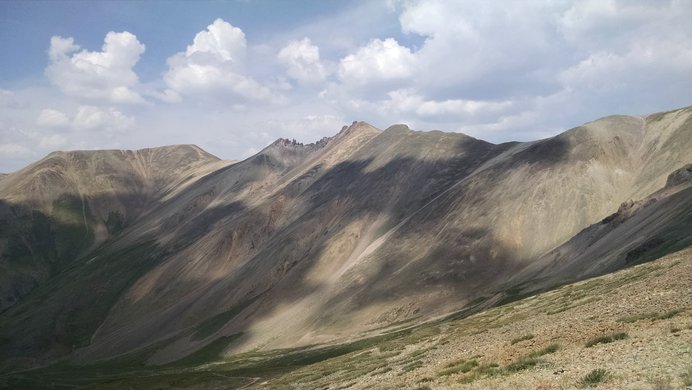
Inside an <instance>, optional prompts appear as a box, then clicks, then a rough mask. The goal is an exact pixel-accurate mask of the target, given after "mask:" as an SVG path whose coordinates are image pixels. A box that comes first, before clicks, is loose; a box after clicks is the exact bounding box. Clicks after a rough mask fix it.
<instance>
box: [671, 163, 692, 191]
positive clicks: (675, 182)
mask: <svg viewBox="0 0 692 390" xmlns="http://www.w3.org/2000/svg"><path fill="white" fill-rule="evenodd" d="M690 183H692V164H687V165H685V166H684V167H682V168H680V169H678V170H676V171H675V172H673V173H671V174H670V175H669V176H668V180H667V181H666V187H675V186H679V185H683V184H690Z"/></svg>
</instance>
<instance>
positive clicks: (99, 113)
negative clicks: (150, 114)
mask: <svg viewBox="0 0 692 390" xmlns="http://www.w3.org/2000/svg"><path fill="white" fill-rule="evenodd" d="M134 123H135V121H134V119H133V118H131V117H129V116H126V115H125V114H123V113H122V112H120V111H118V110H116V109H114V108H109V109H101V108H99V107H95V106H79V108H78V109H77V114H76V115H75V117H74V120H73V125H74V127H75V128H76V129H80V130H95V129H99V130H124V129H129V128H132V127H133V126H134Z"/></svg>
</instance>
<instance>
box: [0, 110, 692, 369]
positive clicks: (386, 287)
mask: <svg viewBox="0 0 692 390" xmlns="http://www.w3.org/2000/svg"><path fill="white" fill-rule="evenodd" d="M691 163H692V108H683V109H678V110H674V111H670V112H665V113H657V114H653V115H648V116H625V115H616V116H610V117H606V118H602V119H598V120H596V121H593V122H589V123H586V124H584V125H582V126H579V127H576V128H573V129H570V130H568V131H565V132H563V133H561V134H559V135H557V136H555V137H551V138H547V139H543V140H538V141H532V142H508V143H502V144H492V143H489V142H485V141H482V140H478V139H475V138H473V137H470V136H467V135H464V134H461V133H445V132H440V131H429V132H421V131H414V130H412V129H410V128H408V127H407V126H406V125H394V126H391V127H389V128H387V129H385V130H380V129H377V128H375V127H373V126H371V125H369V124H367V123H365V122H353V124H351V125H350V126H344V127H343V128H342V129H341V131H340V132H339V133H338V134H336V135H334V136H333V137H329V138H324V139H322V140H320V141H318V142H315V143H312V144H301V143H298V142H296V141H294V140H287V139H279V140H277V141H275V142H274V143H272V144H271V145H269V146H267V147H266V148H265V149H263V150H262V151H260V152H259V153H257V154H256V155H254V156H252V157H250V158H248V159H246V160H243V161H224V160H220V159H218V158H217V157H215V156H213V155H211V154H209V153H207V152H205V151H204V150H202V149H200V148H199V147H197V146H194V145H177V146H166V147H160V148H152V149H142V150H137V151H124V150H97V151H71V152H54V153H51V154H49V155H48V156H46V157H45V158H44V159H42V160H40V161H38V162H36V163H33V164H31V165H29V166H27V167H26V168H24V169H22V170H19V171H17V172H13V173H9V174H6V175H3V176H0V372H3V371H4V372H16V371H18V370H25V369H31V368H35V367H43V366H47V365H52V364H56V363H59V364H69V365H73V366H80V365H88V364H93V363H94V362H107V361H112V360H113V359H118V358H120V357H122V356H132V354H136V353H140V352H142V351H147V354H146V359H145V361H144V362H143V363H142V364H145V365H150V366H164V365H170V364H176V362H186V361H187V360H186V359H190V358H191V357H195V356H199V354H200V353H201V352H200V351H209V350H212V349H213V350H214V351H215V353H214V354H213V359H210V360H209V361H214V360H215V359H218V358H223V357H226V358H229V357H232V356H237V355H238V354H243V353H249V352H263V351H275V350H282V349H291V348H305V347H310V346H316V345H331V344H335V343H336V344H338V343H343V342H349V341H353V340H357V339H362V338H368V337H377V336H381V335H382V334H386V332H388V331H390V330H392V329H399V328H401V327H403V326H409V327H411V326H420V325H422V324H427V323H429V322H430V321H438V320H440V319H443V318H450V316H452V317H454V316H457V317H458V316H462V315H463V316H468V315H470V314H472V313H478V312H482V311H483V310H487V309H491V308H493V307H497V306H500V305H503V304H506V303H508V302H512V301H516V300H518V299H521V298H524V297H527V296H532V295H535V294H537V293H542V292H545V291H549V290H552V289H555V288H557V287H560V286H564V285H567V284H569V283H574V282H577V281H579V280H583V279H586V278H591V277H595V276H598V275H604V274H609V273H612V272H615V271H618V270H621V269H624V268H629V267H631V266H634V265H637V264H641V263H644V262H649V261H652V260H656V259H658V258H660V257H662V256H664V255H667V254H669V253H672V252H676V251H678V250H681V249H684V248H687V247H689V246H691V245H692V164H691ZM455 318H456V317H455Z"/></svg>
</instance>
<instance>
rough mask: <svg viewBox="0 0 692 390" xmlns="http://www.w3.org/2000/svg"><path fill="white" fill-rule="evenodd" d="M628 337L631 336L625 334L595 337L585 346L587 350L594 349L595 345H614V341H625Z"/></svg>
mask: <svg viewBox="0 0 692 390" xmlns="http://www.w3.org/2000/svg"><path fill="white" fill-rule="evenodd" d="M628 337H629V336H628V335H627V333H624V332H620V333H613V334H609V335H603V336H598V337H594V338H592V339H591V340H589V341H587V342H586V344H584V346H585V347H586V348H590V347H593V346H594V345H598V344H608V343H612V342H614V341H618V340H624V339H626V338H628Z"/></svg>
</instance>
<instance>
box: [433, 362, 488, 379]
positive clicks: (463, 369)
mask: <svg viewBox="0 0 692 390" xmlns="http://www.w3.org/2000/svg"><path fill="white" fill-rule="evenodd" d="M477 366H478V361H477V360H475V359H474V360H468V361H465V360H461V361H458V362H455V363H451V364H449V365H448V366H447V367H448V368H446V369H444V370H442V371H440V373H439V374H438V376H447V375H452V374H458V373H467V372H469V371H471V370H473V368H474V367H477Z"/></svg>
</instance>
